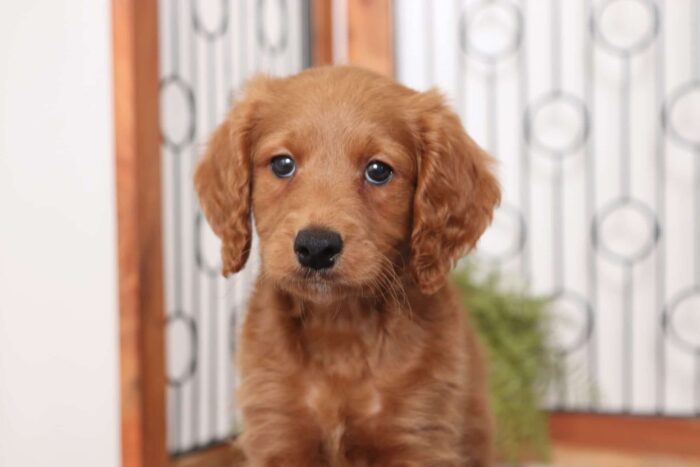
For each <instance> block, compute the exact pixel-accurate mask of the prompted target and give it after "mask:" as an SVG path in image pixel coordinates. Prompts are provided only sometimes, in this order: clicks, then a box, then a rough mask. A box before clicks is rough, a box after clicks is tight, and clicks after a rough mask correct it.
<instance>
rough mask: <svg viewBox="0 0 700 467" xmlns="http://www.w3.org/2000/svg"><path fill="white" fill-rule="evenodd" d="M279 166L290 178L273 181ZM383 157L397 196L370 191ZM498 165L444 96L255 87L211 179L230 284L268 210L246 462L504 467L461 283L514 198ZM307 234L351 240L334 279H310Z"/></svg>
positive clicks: (249, 327)
mask: <svg viewBox="0 0 700 467" xmlns="http://www.w3.org/2000/svg"><path fill="white" fill-rule="evenodd" d="M280 153H288V154H291V155H292V156H293V157H294V159H295V161H296V163H297V170H296V172H295V174H294V176H293V177H291V178H290V179H279V178H276V177H275V176H274V175H273V174H272V173H271V171H270V168H269V162H270V159H271V158H272V157H273V156H275V155H277V154H280ZM372 159H379V160H381V161H383V162H385V163H387V164H389V165H390V166H392V168H393V169H394V176H393V178H392V180H391V181H390V182H389V183H387V184H386V185H384V186H373V185H370V184H368V183H366V182H365V181H364V180H363V171H364V167H365V166H366V165H367V162H368V161H369V160H372ZM490 164H491V158H490V157H489V156H488V155H487V154H486V153H484V152H483V151H482V150H481V149H480V148H479V147H478V146H477V145H476V144H475V143H474V142H473V141H472V140H471V139H470V138H469V137H468V136H467V135H466V133H465V132H464V130H463V129H462V126H461V124H460V122H459V118H458V117H457V116H456V115H455V114H454V113H453V112H452V111H451V110H449V109H448V108H447V107H446V105H445V103H444V100H443V99H442V97H440V95H439V94H437V93H435V92H427V93H418V92H415V91H412V90H410V89H407V88H405V87H403V86H400V85H398V84H396V83H395V82H393V81H391V80H389V79H387V78H383V77H380V76H378V75H375V74H373V73H370V72H367V71H363V70H360V69H356V68H348V67H335V68H334V67H328V68H318V69H313V70H308V71H305V72H303V73H300V74H299V75H296V76H293V77H290V78H284V79H273V78H265V77H259V78H256V79H254V80H253V81H252V82H251V83H250V84H249V85H248V87H247V90H246V92H245V93H244V97H243V99H242V100H241V101H240V102H238V103H237V104H236V105H235V106H234V109H233V110H232V112H231V114H230V116H229V117H228V118H227V119H226V121H225V122H224V123H223V124H222V125H221V126H220V127H219V129H217V131H216V132H215V134H214V135H213V137H212V139H211V141H210V143H209V146H208V149H207V152H206V154H205V156H204V158H203V160H202V162H201V163H200V165H199V167H198V170H197V173H196V175H195V185H196V189H197V191H198V194H199V197H200V201H201V204H202V208H203V210H204V213H205V215H206V217H207V219H208V220H209V222H210V224H211V226H212V228H213V230H214V232H215V233H216V234H217V235H219V236H220V237H221V239H222V257H223V264H224V266H223V269H224V273H225V274H229V273H233V272H236V271H238V270H240V269H241V268H242V267H243V265H244V263H245V261H246V258H247V256H248V252H249V249H250V239H251V214H252V216H253V217H254V219H255V226H256V229H257V232H258V235H259V237H260V248H261V258H262V262H261V263H262V271H261V273H260V275H259V277H258V280H257V283H256V285H255V288H254V291H253V294H252V297H251V299H250V304H249V307H248V315H247V318H246V320H245V323H244V326H243V331H242V342H241V347H240V349H239V352H238V355H239V359H240V361H239V365H240V370H241V375H242V383H241V389H240V392H239V394H238V403H239V405H240V407H241V408H242V411H243V414H244V431H243V434H242V436H241V437H240V438H239V440H237V446H238V447H239V448H240V449H242V450H243V451H244V453H245V456H246V458H247V461H246V462H247V464H246V465H250V466H253V467H263V466H270V467H271V466H289V467H303V466H309V467H311V466H313V467H321V466H334V467H335V466H339V467H343V466H348V467H349V466H368V467H369V466H382V467H385V466H386V467H413V466H416V467H417V466H427V467H441V466H442V467H466V466H474V467H477V466H478V467H481V466H488V465H491V459H492V451H491V436H492V435H491V431H492V428H491V418H490V414H489V410H488V405H487V397H486V380H485V372H484V368H483V364H482V360H481V357H480V355H479V346H478V342H477V339H476V336H475V335H474V333H473V332H472V329H471V327H470V326H469V325H468V323H467V322H466V321H467V320H466V315H465V313H464V311H463V310H462V308H461V305H460V303H459V300H458V298H457V295H456V293H455V291H454V290H453V289H452V287H451V286H450V285H446V276H447V273H448V272H449V270H450V268H451V267H452V265H453V263H454V262H455V261H456V260H457V259H458V258H459V257H460V256H461V255H463V254H465V253H467V252H468V250H469V249H471V248H472V247H473V246H474V244H475V243H476V241H477V240H478V238H479V236H480V235H481V233H482V232H483V231H484V229H485V228H486V226H487V225H488V224H489V222H490V221H491V216H492V211H493V208H494V207H495V205H497V204H498V202H499V197H500V194H499V187H498V183H497V182H496V180H495V178H494V177H493V175H492V173H491V170H490ZM308 226H321V227H326V228H329V229H333V230H336V231H337V232H339V233H340V234H341V236H342V237H343V242H344V248H343V252H342V254H341V256H340V258H339V259H338V261H337V262H336V264H335V266H334V267H333V269H332V271H331V273H329V275H328V277H323V278H316V279H313V278H312V279H309V278H305V277H304V276H301V275H300V274H299V266H298V264H297V261H296V258H295V256H294V252H293V248H292V245H293V241H294V238H295V235H296V233H297V232H298V231H299V230H300V229H302V228H305V227H308Z"/></svg>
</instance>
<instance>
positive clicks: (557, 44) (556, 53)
mask: <svg viewBox="0 0 700 467" xmlns="http://www.w3.org/2000/svg"><path fill="white" fill-rule="evenodd" d="M559 2H560V0H552V3H551V8H552V16H551V18H552V19H551V28H552V30H551V31H550V33H551V35H552V38H551V42H552V52H551V53H552V70H551V71H552V89H554V90H555V91H561V39H562V36H561V18H562V17H561V8H560V7H561V5H560V3H559Z"/></svg>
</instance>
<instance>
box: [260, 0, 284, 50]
mask: <svg viewBox="0 0 700 467" xmlns="http://www.w3.org/2000/svg"><path fill="white" fill-rule="evenodd" d="M270 1H276V2H277V13H278V17H279V31H278V32H279V37H278V38H277V40H276V41H275V40H274V38H270V34H269V33H268V31H267V27H266V21H265V11H266V8H267V7H268V2H270ZM255 11H256V23H255V26H256V30H257V34H256V35H257V38H258V45H259V46H260V48H261V49H263V50H264V51H266V52H267V53H269V54H270V55H278V54H280V53H281V52H283V51H284V50H286V49H287V44H288V43H289V21H285V19H286V18H287V17H288V16H289V8H288V6H287V0H258V4H257V8H256V10H255Z"/></svg>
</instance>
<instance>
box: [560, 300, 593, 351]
mask: <svg viewBox="0 0 700 467" xmlns="http://www.w3.org/2000/svg"><path fill="white" fill-rule="evenodd" d="M552 301H553V303H554V305H553V306H552V309H553V310H554V313H555V314H560V315H561V314H562V313H561V310H562V309H564V308H563V307H562V305H565V307H566V308H568V309H569V310H574V311H573V313H569V316H559V321H558V323H560V324H559V328H558V329H556V331H555V333H556V334H557V335H559V336H561V335H562V334H563V331H564V330H565V328H564V326H571V325H572V323H574V322H575V323H576V324H575V326H576V328H575V329H574V331H573V332H568V333H567V334H569V335H568V336H567V337H566V338H565V339H560V342H558V343H556V344H555V345H556V347H557V349H558V351H559V353H560V354H562V355H568V354H571V353H572V352H575V351H576V350H578V349H580V348H581V347H582V346H583V345H584V344H585V343H586V342H587V341H588V340H589V339H590V337H591V334H592V333H593V308H592V307H591V304H590V303H589V302H588V300H586V299H585V298H584V297H583V296H582V295H580V294H578V293H576V292H573V291H571V290H563V291H561V292H557V293H555V294H554V295H553V297H552ZM574 314H575V315H577V318H574V319H572V316H573V315H574ZM556 323H557V319H555V324H556ZM567 331H568V329H567Z"/></svg>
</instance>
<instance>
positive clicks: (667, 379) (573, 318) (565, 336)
mask: <svg viewBox="0 0 700 467" xmlns="http://www.w3.org/2000/svg"><path fill="white" fill-rule="evenodd" d="M395 15H396V21H397V24H396V27H395V31H396V50H397V70H398V78H399V79H400V80H402V81H403V82H405V83H407V84H408V85H410V86H412V87H414V88H418V89H425V88H428V87H431V86H437V87H439V88H441V89H443V90H445V91H446V92H447V93H448V95H449V96H450V97H451V98H452V100H453V103H454V105H455V107H456V108H457V109H458V111H459V112H460V114H461V116H462V118H463V119H464V122H465V125H466V127H467V129H468V131H469V132H470V133H471V134H472V135H473V136H474V137H475V138H476V139H477V140H478V141H479V142H480V143H481V144H482V145H483V146H484V147H485V148H487V149H488V150H489V151H490V152H491V153H493V154H494V155H495V156H496V157H497V158H498V159H499V161H500V166H499V172H500V178H501V181H502V186H503V190H504V201H503V205H502V206H501V208H500V209H499V210H498V212H497V214H496V216H495V221H494V225H493V226H492V228H491V229H490V230H489V231H488V233H487V234H486V236H485V237H484V239H483V240H482V241H481V242H480V244H479V247H478V253H477V258H478V259H479V260H480V261H481V262H485V263H490V264H495V265H497V266H498V267H500V268H502V269H503V271H505V274H506V275H508V276H510V277H524V278H525V279H526V281H527V283H528V284H530V286H531V289H532V290H533V291H534V292H536V293H539V294H544V295H548V296H551V297H552V298H553V299H554V300H555V302H554V306H553V310H554V312H555V314H556V315H557V316H558V317H559V319H557V325H556V329H555V332H554V334H555V335H554V339H555V342H556V345H557V346H558V348H559V349H560V350H561V353H562V354H563V355H564V356H565V360H566V366H567V375H566V378H565V381H564V383H563V384H562V385H561V386H560V387H558V388H554V390H553V391H552V394H551V405H552V407H554V408H558V409H564V410H585V411H594V412H615V413H634V414H647V413H649V414H664V415H686V416H687V415H694V414H699V413H700V0H666V1H661V0H659V1H651V0H599V1H593V0H577V1H574V0H566V1H564V0H489V1H486V0H474V1H461V0H458V1H439V2H431V1H427V0H396V2H395Z"/></svg>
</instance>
